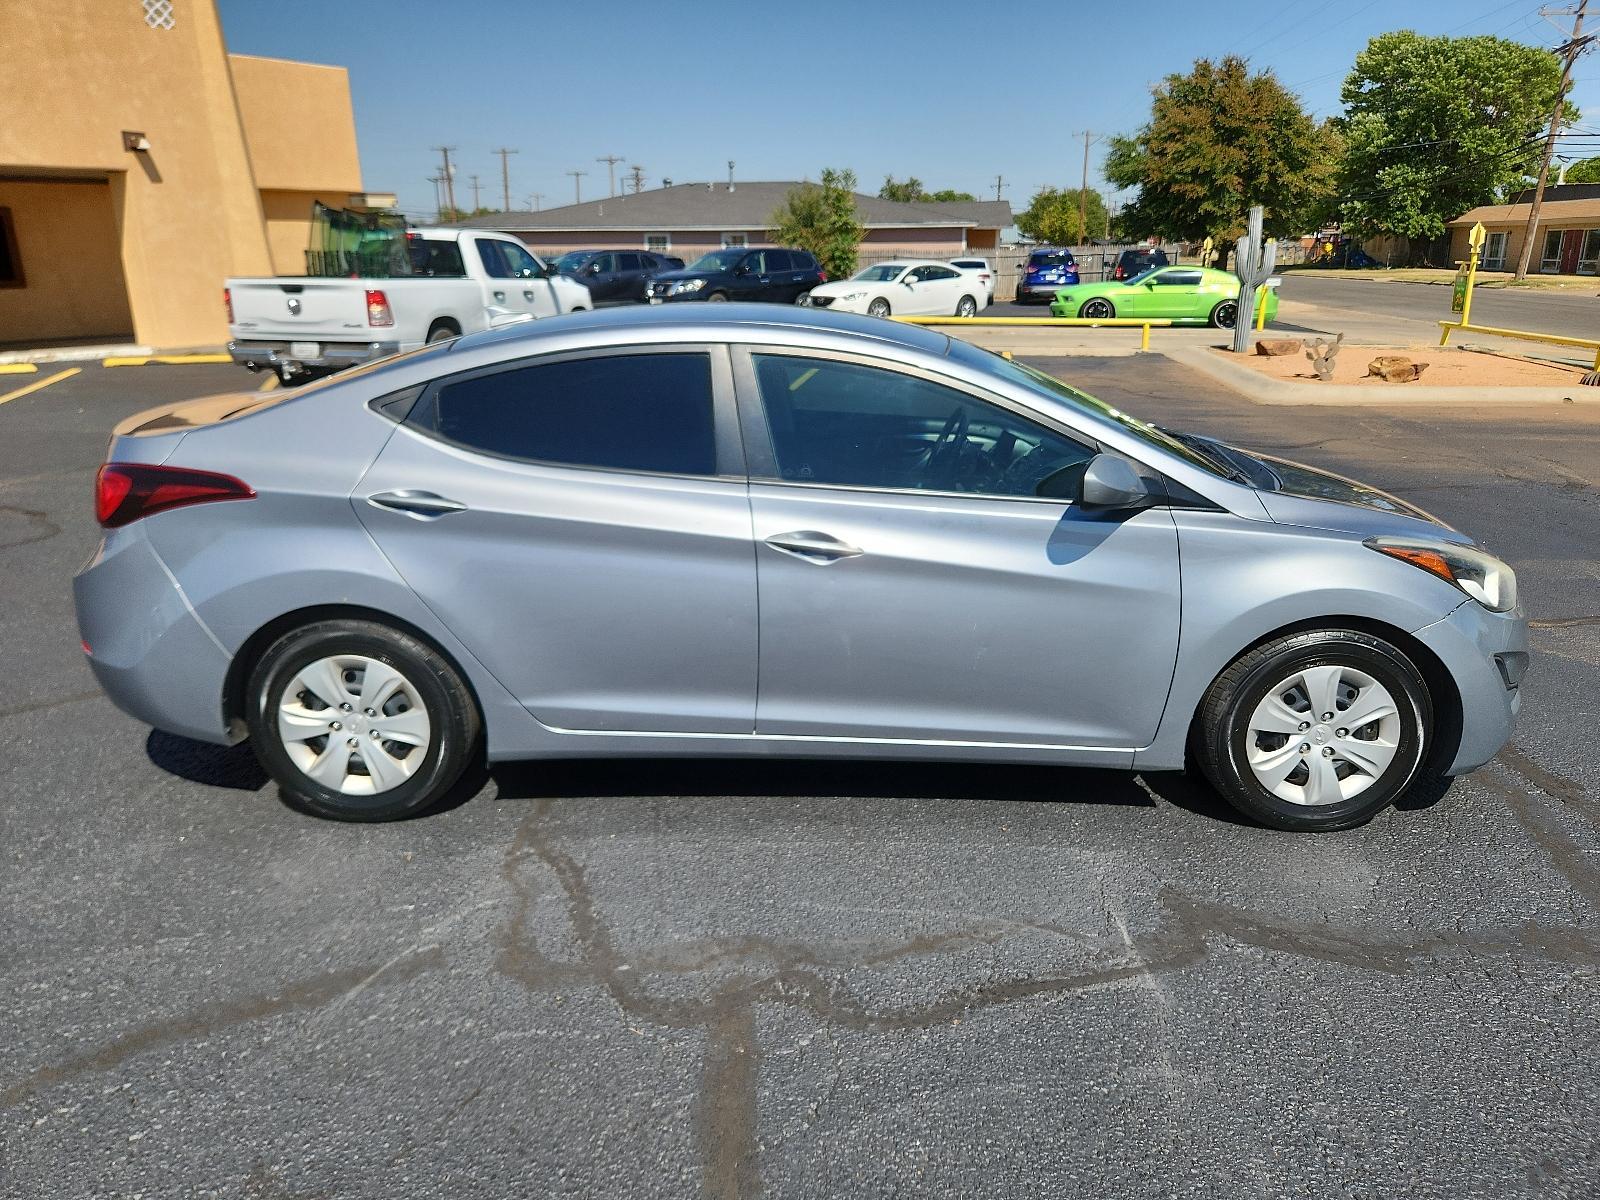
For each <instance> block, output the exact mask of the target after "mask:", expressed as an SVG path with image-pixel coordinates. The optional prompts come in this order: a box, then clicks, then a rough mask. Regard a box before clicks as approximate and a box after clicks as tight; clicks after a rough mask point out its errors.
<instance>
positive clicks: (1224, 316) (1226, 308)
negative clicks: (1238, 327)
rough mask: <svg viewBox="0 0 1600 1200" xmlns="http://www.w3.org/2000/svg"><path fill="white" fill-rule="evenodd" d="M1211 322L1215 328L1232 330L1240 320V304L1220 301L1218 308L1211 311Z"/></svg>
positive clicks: (1231, 301)
mask: <svg viewBox="0 0 1600 1200" xmlns="http://www.w3.org/2000/svg"><path fill="white" fill-rule="evenodd" d="M1209 319H1210V321H1211V324H1212V327H1213V328H1216V329H1232V328H1233V327H1234V325H1235V324H1237V323H1238V320H1239V302H1238V301H1237V300H1219V301H1217V304H1216V307H1215V308H1213V309H1212V310H1211V316H1210V318H1209Z"/></svg>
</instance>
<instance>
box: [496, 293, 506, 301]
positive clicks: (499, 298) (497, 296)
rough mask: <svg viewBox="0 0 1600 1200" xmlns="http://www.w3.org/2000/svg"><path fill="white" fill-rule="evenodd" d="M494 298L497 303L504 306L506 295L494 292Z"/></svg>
mask: <svg viewBox="0 0 1600 1200" xmlns="http://www.w3.org/2000/svg"><path fill="white" fill-rule="evenodd" d="M494 298H495V299H496V300H497V301H499V302H500V303H501V304H504V303H505V302H506V294H505V293H504V292H496V293H495V294H494Z"/></svg>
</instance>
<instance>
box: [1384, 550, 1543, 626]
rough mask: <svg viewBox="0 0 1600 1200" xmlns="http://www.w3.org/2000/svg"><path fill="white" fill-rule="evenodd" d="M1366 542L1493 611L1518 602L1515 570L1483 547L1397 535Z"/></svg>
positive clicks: (1508, 609) (1512, 605)
mask: <svg viewBox="0 0 1600 1200" xmlns="http://www.w3.org/2000/svg"><path fill="white" fill-rule="evenodd" d="M1363 545H1365V546H1366V547H1367V548H1368V549H1369V550H1376V551H1377V552H1378V553H1379V554H1387V555H1388V556H1389V557H1390V558H1398V559H1399V560H1400V561H1401V562H1408V563H1410V564H1411V565H1412V566H1413V567H1421V568H1422V569H1423V570H1424V571H1426V572H1428V573H1429V574H1430V575H1437V576H1438V577H1439V578H1440V579H1442V580H1444V581H1445V582H1446V583H1449V584H1453V585H1454V586H1455V587H1458V588H1460V589H1461V591H1462V592H1464V593H1465V594H1466V595H1468V596H1471V597H1472V598H1473V599H1474V600H1476V601H1477V602H1478V603H1479V604H1481V605H1483V606H1484V607H1485V608H1487V609H1488V610H1489V611H1490V612H1510V611H1511V610H1512V609H1513V608H1515V607H1516V606H1517V576H1516V572H1514V571H1513V570H1512V569H1511V568H1510V567H1508V566H1507V565H1506V564H1505V563H1503V562H1501V561H1500V560H1499V559H1498V558H1496V557H1495V556H1494V555H1492V554H1485V553H1484V552H1483V551H1482V550H1474V549H1473V548H1472V547H1470V546H1452V545H1450V544H1449V543H1448V542H1431V541H1427V540H1423V539H1411V538H1395V537H1375V538H1368V539H1367V540H1366V541H1365V542H1364V543H1363Z"/></svg>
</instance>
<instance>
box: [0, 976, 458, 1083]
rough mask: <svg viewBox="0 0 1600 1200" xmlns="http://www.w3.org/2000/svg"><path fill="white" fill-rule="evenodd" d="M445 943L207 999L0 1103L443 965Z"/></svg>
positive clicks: (39, 1075) (60, 1066) (48, 1072)
mask: <svg viewBox="0 0 1600 1200" xmlns="http://www.w3.org/2000/svg"><path fill="white" fill-rule="evenodd" d="M445 962H446V959H445V954H444V948H443V947H442V946H431V947H429V948H428V949H426V950H422V951H419V952H417V953H415V954H411V955H409V956H407V957H404V958H401V959H399V960H390V961H389V962H385V963H380V964H378V965H377V966H372V965H367V966H361V967H350V968H347V969H345V970H342V971H330V972H325V973H323V974H321V975H313V976H311V977H310V978H309V979H301V980H296V981H295V982H292V983H288V984H285V985H284V986H283V987H281V988H278V989H277V990H275V991H271V992H266V993H264V994H261V995H257V996H245V997H241V998H239V999H235V1000H226V1001H223V1002H221V1003H219V1004H214V1005H208V1006H206V1007H203V1008H198V1009H195V1010H193V1011H191V1012H188V1013H184V1014H181V1015H179V1016H175V1017H170V1018H168V1019H166V1020H161V1021H154V1022H152V1023H150V1024H148V1025H142V1026H140V1027H139V1028H137V1029H134V1030H132V1031H130V1032H128V1033H125V1034H123V1035H122V1036H121V1037H119V1038H116V1039H114V1040H112V1041H110V1042H107V1043H106V1044H105V1045H103V1046H101V1047H99V1048H98V1049H96V1050H92V1051H90V1052H88V1053H87V1054H80V1055H78V1056H77V1057H75V1058H69V1059H66V1060H64V1061H62V1062H59V1063H54V1064H52V1065H50V1066H45V1067H40V1068H38V1069H37V1070H35V1071H34V1072H32V1073H31V1074H29V1075H27V1076H25V1077H24V1078H22V1079H20V1080H18V1081H17V1082H16V1083H14V1084H12V1085H11V1086H10V1087H8V1088H6V1089H5V1090H4V1091H0V1108H13V1107H15V1106H16V1105H17V1104H20V1103H21V1102H22V1101H23V1100H26V1099H27V1098H28V1097H29V1096H31V1095H33V1094H34V1093H35V1092H37V1091H39V1090H41V1089H43V1088H47V1087H50V1086H52V1085H54V1084H57V1083H60V1082H62V1081H63V1080H67V1079H71V1078H73V1077H75V1076H78V1075H83V1074H87V1073H89V1072H94V1071H109V1070H111V1069H112V1068H114V1067H117V1066H120V1065H121V1064H122V1063H124V1062H126V1061H127V1060H128V1059H130V1058H132V1057H134V1056H135V1055H137V1054H143V1053H144V1052H145V1051H147V1050H153V1049H155V1048H156V1047H158V1046H170V1045H172V1044H174V1043H177V1042H187V1041H192V1040H194V1039H196V1038H209V1037H211V1036H213V1035H215V1034H216V1033H218V1032H219V1031H220V1030H223V1029H227V1028H229V1027H231V1026H234V1025H242V1024H246V1023H248V1022H251V1021H259V1020H262V1019H263V1018H266V1017H275V1016H278V1015H280V1014H282V1013H287V1012H294V1011H297V1010H298V1011H312V1010H315V1009H319V1008H322V1007H323V1006H325V1005H328V1004H331V1003H333V1002H334V1001H335V1000H338V999H339V998H340V997H342V996H344V995H346V994H348V993H351V992H354V991H357V990H359V989H362V988H365V987H367V986H369V985H371V984H374V983H377V982H379V981H380V980H381V982H384V983H400V982H403V981H405V980H409V979H412V978H414V977H415V976H417V975H420V974H422V973H423V972H425V971H433V970H437V969H439V968H440V967H443V966H444V965H445Z"/></svg>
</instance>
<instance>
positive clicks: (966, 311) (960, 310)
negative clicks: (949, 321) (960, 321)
mask: <svg viewBox="0 0 1600 1200" xmlns="http://www.w3.org/2000/svg"><path fill="white" fill-rule="evenodd" d="M977 312H978V302H977V301H976V300H974V299H973V298H972V297H971V296H963V297H961V299H959V300H957V301H956V316H958V317H971V316H976V315H977Z"/></svg>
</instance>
